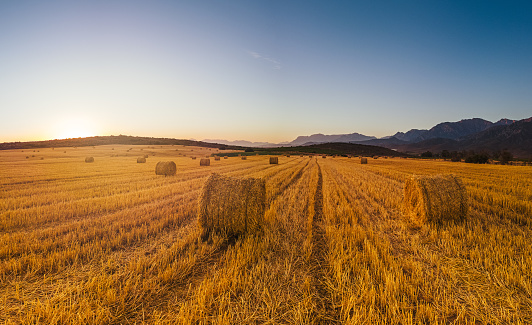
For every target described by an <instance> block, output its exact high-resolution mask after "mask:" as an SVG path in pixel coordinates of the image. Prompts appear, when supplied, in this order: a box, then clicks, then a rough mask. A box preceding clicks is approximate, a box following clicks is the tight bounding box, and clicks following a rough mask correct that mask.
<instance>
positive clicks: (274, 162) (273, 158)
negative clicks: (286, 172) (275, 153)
mask: <svg viewBox="0 0 532 325" xmlns="http://www.w3.org/2000/svg"><path fill="white" fill-rule="evenodd" d="M274 164H279V157H270V165H274Z"/></svg>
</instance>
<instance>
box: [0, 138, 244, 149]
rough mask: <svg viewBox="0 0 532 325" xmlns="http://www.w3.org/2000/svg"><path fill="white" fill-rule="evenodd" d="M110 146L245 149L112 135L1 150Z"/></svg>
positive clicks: (5, 146)
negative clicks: (178, 146)
mask: <svg viewBox="0 0 532 325" xmlns="http://www.w3.org/2000/svg"><path fill="white" fill-rule="evenodd" d="M110 144H125V145H161V146H162V145H182V146H197V147H206V148H218V149H221V150H226V149H236V150H238V149H243V148H242V147H240V146H231V145H226V144H218V143H206V142H202V141H194V140H183V139H172V138H150V137H134V136H128V135H118V136H114V135H110V136H97V137H87V138H72V139H55V140H46V141H30V142H4V143H0V150H7V149H35V148H55V147H88V146H101V145H110Z"/></svg>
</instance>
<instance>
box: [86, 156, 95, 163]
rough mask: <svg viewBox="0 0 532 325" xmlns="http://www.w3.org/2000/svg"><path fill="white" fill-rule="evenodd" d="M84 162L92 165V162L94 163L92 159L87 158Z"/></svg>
mask: <svg viewBox="0 0 532 325" xmlns="http://www.w3.org/2000/svg"><path fill="white" fill-rule="evenodd" d="M85 162H86V163H92V162H94V157H87V158H85Z"/></svg>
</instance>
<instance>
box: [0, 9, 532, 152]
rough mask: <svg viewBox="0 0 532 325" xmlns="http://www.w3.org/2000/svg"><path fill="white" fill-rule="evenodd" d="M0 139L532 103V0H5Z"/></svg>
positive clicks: (457, 111)
mask: <svg viewBox="0 0 532 325" xmlns="http://www.w3.org/2000/svg"><path fill="white" fill-rule="evenodd" d="M0 109H1V119H0V142H4V141H17V140H21V141H25V140H40V139H52V138H58V137H67V136H86V135H110V134H114V135H117V134H128V135H139V136H154V137H159V136H165V137H175V138H195V139H204V138H223V139H228V140H236V139H246V140H251V141H272V142H277V141H283V140H292V139H294V138H295V137H296V136H298V135H308V134H312V133H328V134H331V133H351V132H359V133H363V134H367V135H374V136H386V135H390V134H393V133H395V132H396V131H407V130H409V129H411V128H430V127H431V126H433V125H435V124H437V123H439V122H443V121H457V120H460V119H464V118H472V117H481V118H485V119H488V120H491V121H495V120H498V119H500V118H503V117H507V118H510V119H522V118H526V117H530V116H532V4H531V2H530V1H502V0H500V1H476V0H475V1H443V0H442V1H438V0H434V1H425V0H423V1H421V0H420V1H408V0H405V1H378V0H377V1H309V0H306V1H284V0H280V1H272V0H269V1H249V0H242V1H125V0H124V1H112V0H111V1H103V0H102V1H40V0H39V1H24V0H20V1H1V2H0Z"/></svg>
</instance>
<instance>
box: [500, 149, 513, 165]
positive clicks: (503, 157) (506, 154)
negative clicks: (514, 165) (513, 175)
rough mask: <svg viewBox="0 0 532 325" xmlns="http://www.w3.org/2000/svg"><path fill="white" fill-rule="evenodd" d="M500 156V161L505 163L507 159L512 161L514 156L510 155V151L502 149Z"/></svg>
mask: <svg viewBox="0 0 532 325" xmlns="http://www.w3.org/2000/svg"><path fill="white" fill-rule="evenodd" d="M500 158H501V163H503V164H507V163H508V162H509V161H512V160H513V159H514V156H513V155H512V153H511V152H509V151H506V150H504V151H503V152H502V153H501V157H500Z"/></svg>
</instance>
